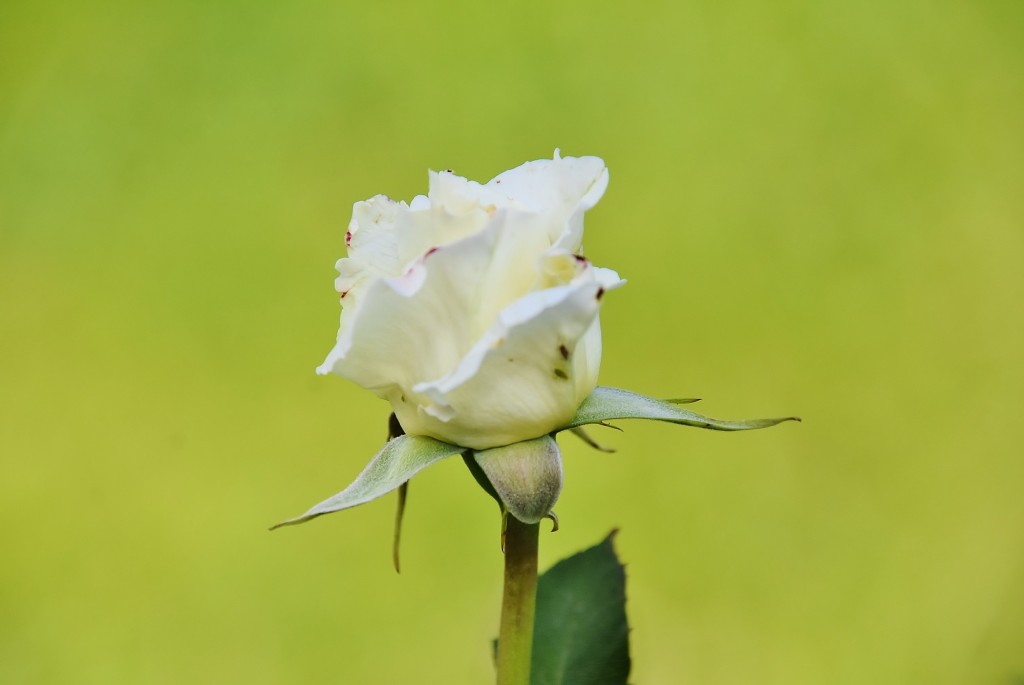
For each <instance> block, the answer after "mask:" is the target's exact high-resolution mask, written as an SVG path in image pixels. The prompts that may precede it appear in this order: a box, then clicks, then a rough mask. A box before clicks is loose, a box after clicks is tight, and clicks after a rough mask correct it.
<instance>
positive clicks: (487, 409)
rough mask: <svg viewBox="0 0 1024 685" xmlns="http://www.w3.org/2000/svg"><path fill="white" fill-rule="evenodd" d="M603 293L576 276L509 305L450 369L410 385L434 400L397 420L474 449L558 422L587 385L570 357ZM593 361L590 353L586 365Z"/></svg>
mask: <svg viewBox="0 0 1024 685" xmlns="http://www.w3.org/2000/svg"><path fill="white" fill-rule="evenodd" d="M602 294H603V289H602V287H601V286H600V285H599V284H598V283H597V282H595V281H593V280H585V281H584V280H581V281H578V282H576V283H574V284H572V285H566V286H560V287H556V288H550V289H548V290H542V291H538V292H534V293H530V294H529V295H527V296H526V297H524V298H522V299H520V300H518V301H517V302H515V303H513V304H512V305H511V306H509V307H508V308H506V310H505V311H503V312H502V314H501V316H500V317H499V320H498V322H497V323H496V324H495V326H494V328H492V329H491V330H490V331H489V332H488V333H487V335H486V336H484V338H483V339H481V340H480V342H478V343H477V344H476V345H475V346H474V347H473V349H472V350H471V351H470V352H469V354H467V355H466V357H465V359H463V360H462V362H461V363H460V364H459V366H458V368H457V369H455V371H454V372H452V373H451V374H448V375H447V376H445V377H444V378H441V379H439V380H438V381H434V382H430V383H421V384H419V385H417V386H416V387H415V388H414V391H415V392H416V393H418V394H420V395H424V396H427V397H429V398H430V399H431V400H432V403H431V404H429V405H428V406H427V407H425V408H421V409H419V410H418V411H416V412H414V414H415V415H409V416H403V415H402V414H401V413H399V419H400V420H401V421H402V425H403V426H405V425H406V423H407V422H409V424H410V425H412V426H413V428H412V429H410V428H408V427H407V428H406V430H410V432H421V433H423V434H426V435H439V434H443V435H445V436H446V439H447V440H450V441H453V442H455V443H457V444H460V445H464V446H466V447H473V448H476V449H485V448H488V447H495V446H498V445H505V444H510V443H513V442H518V441H520V440H528V439H531V438H535V437H538V436H540V435H544V434H545V433H549V432H551V431H553V430H555V429H557V428H560V427H561V426H562V425H564V424H565V422H566V421H568V420H569V419H570V418H572V416H573V415H574V414H575V412H576V407H577V406H578V405H579V402H580V401H581V400H582V397H581V394H582V396H585V395H586V394H587V393H589V392H590V390H592V389H593V387H586V388H580V387H577V382H576V379H575V378H574V374H575V372H576V369H575V366H574V363H573V361H572V358H573V354H574V352H575V350H576V347H577V344H578V343H579V341H580V339H581V338H582V337H583V336H584V334H585V333H586V332H587V331H588V330H589V329H590V328H591V326H592V325H593V323H594V321H595V320H596V319H597V314H598V310H599V308H600V302H601V296H602ZM595 352H597V354H599V352H598V351H596V350H595V349H593V348H591V349H588V354H590V355H593V354H594V353H595ZM595 361H596V360H594V359H593V357H592V356H591V359H590V361H589V362H588V368H589V367H590V366H591V365H593V364H594V363H595ZM594 381H595V383H596V376H595V378H594ZM587 383H588V384H589V379H588V380H587ZM396 412H397V409H396ZM410 414H413V413H412V412H410Z"/></svg>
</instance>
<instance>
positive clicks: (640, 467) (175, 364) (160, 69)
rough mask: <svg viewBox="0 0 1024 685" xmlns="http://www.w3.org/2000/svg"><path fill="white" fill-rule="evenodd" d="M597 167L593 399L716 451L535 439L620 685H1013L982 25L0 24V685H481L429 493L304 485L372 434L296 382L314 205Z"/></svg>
mask: <svg viewBox="0 0 1024 685" xmlns="http://www.w3.org/2000/svg"><path fill="white" fill-rule="evenodd" d="M556 146H558V147H561V148H562V151H563V153H564V154H567V155H580V154H595V155H600V156H602V157H604V158H605V160H606V161H607V163H608V165H609V168H610V169H611V185H610V188H609V191H608V193H607V194H606V196H605V199H604V200H603V201H602V202H601V204H600V205H599V206H598V207H597V208H596V209H595V210H593V211H592V212H591V213H589V214H588V217H587V227H588V233H587V250H588V255H589V256H590V257H591V258H592V259H593V260H594V261H595V262H596V263H597V264H600V265H603V266H609V267H613V268H615V269H617V270H618V271H619V272H620V273H621V274H622V275H623V276H625V277H626V278H628V279H629V285H628V286H627V287H626V288H624V289H622V290H620V291H617V292H616V293H614V297H611V298H609V299H608V300H607V302H606V305H605V309H604V318H603V320H604V326H605V341H606V347H605V359H604V366H603V371H602V382H603V383H604V384H606V385H616V386H624V387H629V388H632V389H635V390H638V391H641V392H645V393H648V394H652V395H661V396H680V395H696V396H700V397H703V398H705V399H704V402H703V403H702V405H701V406H702V408H703V409H702V410H703V411H705V412H708V413H710V414H712V415H716V416H722V417H731V418H743V417H748V418H749V417H754V416H773V415H780V414H781V415H785V414H789V413H798V414H801V415H802V416H803V417H804V423H803V424H802V425H784V426H781V427H779V428H775V429H772V430H770V431H764V432H755V433H749V434H720V433H706V432H702V431H697V430H688V429H681V428H676V427H673V426H667V425H653V424H652V425H648V424H643V423H633V424H629V423H625V422H623V424H621V425H623V426H624V427H625V428H626V431H627V432H626V433H625V434H619V433H614V432H595V435H596V437H598V438H599V439H601V440H602V441H603V442H605V443H607V444H609V445H611V446H613V447H616V448H618V450H619V451H618V453H617V454H614V455H605V454H600V453H597V452H594V451H591V450H589V449H587V448H586V447H584V446H583V445H581V444H580V443H578V442H577V441H575V440H574V439H573V438H572V437H571V436H569V437H566V438H563V440H562V443H563V445H564V451H565V455H566V457H565V458H566V470H567V484H566V488H565V491H564V494H563V496H562V499H561V501H560V503H559V506H558V512H559V514H560V516H561V520H562V530H561V531H560V532H558V533H557V534H555V535H547V534H545V535H544V536H543V537H542V551H541V554H542V558H541V564H542V566H545V567H546V566H548V565H550V564H551V563H553V562H554V561H556V560H557V559H560V558H562V557H565V556H567V555H569V554H571V553H573V552H575V551H576V550H578V549H580V548H582V547H584V546H587V545H589V544H592V543H594V542H596V541H598V540H599V539H600V538H602V537H603V536H604V535H605V534H606V533H607V532H608V530H609V529H611V528H612V527H619V528H621V533H620V535H619V538H618V545H619V550H620V552H621V555H622V556H623V558H624V559H625V561H626V562H627V563H628V574H629V586H628V591H629V605H628V611H629V614H630V617H631V620H632V622H633V626H634V628H633V632H632V640H633V643H632V644H633V649H632V651H633V656H634V660H635V667H634V671H633V678H632V680H633V681H634V682H636V683H700V684H705V683H714V684H727V683H737V684H741V683H742V684H744V685H747V684H749V683H758V684H760V685H768V684H779V685H793V684H800V683H808V684H812V683H813V684H818V683H833V684H846V683H849V684H851V685H853V684H863V683H893V684H896V683H900V684H904V683H928V684H930V685H934V684H943V683H950V684H952V683H1002V684H1006V683H1011V682H1015V680H1016V679H1019V678H1021V677H1024V495H1022V490H1024V458H1022V455H1024V449H1022V447H1021V445H1022V443H1024V428H1022V426H1024V419H1022V415H1024V353H1022V351H1024V316H1022V301H1024V192H1022V190H1024V3H1020V2H1015V1H1012V0H1002V1H996V0H983V1H978V2H942V1H940V2H923V1H914V0H897V1H896V2H885V1H882V0H869V1H866V2H862V3H846V2H831V1H826V2H807V1H806V0H805V1H797V0H783V1H781V2H774V3H760V2H755V1H753V0H741V1H738V2H734V3H716V2H711V1H710V0H699V1H698V0H694V1H690V2H682V3H667V2H666V3H631V4H626V5H622V6H618V7H615V8H613V7H612V6H610V5H609V6H608V7H607V8H606V9H600V8H599V7H598V6H597V5H594V4H593V3H583V2H565V3H545V2H535V1H529V2H524V3H519V4H512V5H508V4H506V5H487V4H484V3H468V2H459V3H454V2H453V3H449V4H446V5H445V4H442V5H437V4H423V3H412V2H406V3H397V2H395V3H391V2H381V3H370V2H365V3H361V4H356V3H336V2H315V1H308V2H305V1H300V2H294V3H279V2H237V1H226V2H218V3H204V2H147V3H132V2H119V1H111V2H101V1H99V0H96V1H88V2H50V1H35V2H12V1H11V0H7V1H6V2H4V3H3V4H2V5H0V350H2V354H0V455H2V473H0V516H2V519H3V522H4V523H3V527H2V533H0V682H3V683H60V684H64V683H84V684H92V683H104V684H107V683H146V684H149V683H175V684H176V683H235V682H247V683H254V684H259V683H313V682H337V683H486V682H488V681H489V680H490V678H491V673H492V670H491V665H490V662H489V640H490V639H491V637H492V636H493V635H494V633H495V631H496V626H497V613H498V603H499V597H500V573H501V571H500V569H501V556H500V554H499V550H498V519H497V515H496V510H495V509H494V507H493V504H492V503H491V502H490V500H489V499H487V498H486V497H485V496H484V495H483V494H482V493H481V492H480V491H479V490H478V489H477V488H476V486H475V485H474V484H473V483H472V480H471V478H470V476H469V474H468V473H467V472H466V471H465V469H464V467H463V465H462V464H461V463H460V462H459V461H458V460H451V461H450V462H447V463H444V464H441V465H439V466H437V467H435V468H432V469H430V470H429V471H427V472H425V473H424V474H422V475H421V476H419V477H417V478H416V479H415V480H414V482H413V484H412V488H411V492H410V501H409V511H408V518H407V525H406V530H405V540H404V550H403V551H404V555H403V561H404V569H403V573H402V575H400V576H398V575H396V574H395V573H394V572H393V571H392V570H391V567H390V558H389V555H390V535H391V525H392V517H393V499H392V498H387V499H385V500H381V501H378V502H374V503H372V504H370V505H367V506H364V507H360V508H358V509H355V510H352V511H350V512H346V513H344V514H338V515H335V516H332V517H328V518H326V519H322V520H318V521H316V522H314V523H312V524H309V525H307V526H303V527H300V528H297V529H287V530H282V531H279V532H276V533H273V534H271V533H268V532H267V531H266V527H267V526H268V525H269V524H271V523H273V522H275V521H277V520H280V519H281V518H284V517H286V516H290V515H294V514H297V513H299V512H301V511H303V510H304V509H305V508H306V507H307V506H308V505H310V504H312V503H313V502H315V501H317V500H319V499H321V498H322V497H323V496H326V495H329V494H331V493H333V492H335V491H337V490H339V489H341V488H342V487H343V486H344V485H346V484H347V483H348V482H349V481H350V480H351V478H352V477H354V476H355V474H356V473H358V471H359V470H360V469H361V468H362V466H363V464H364V463H365V461H366V460H367V459H368V458H369V457H370V456H371V455H372V454H373V453H374V452H375V451H376V449H377V448H378V447H379V446H380V444H381V443H382V441H383V438H384V433H385V419H386V416H387V408H386V406H385V405H383V404H382V403H381V402H379V401H378V400H376V399H374V398H373V397H372V396H370V395H369V394H368V393H366V392H364V391H362V390H360V389H358V388H356V387H354V386H352V385H350V384H348V383H346V382H345V381H343V380H341V379H338V378H326V379H325V378H317V377H315V376H314V374H313V368H314V366H315V365H316V364H318V363H319V362H320V361H321V360H322V358H323V357H324V355H325V354H326V353H327V351H328V350H329V349H330V347H331V345H332V343H333V340H334V335H335V332H336V325H337V315H338V304H337V297H336V295H335V293H334V291H333V288H332V279H333V277H334V270H333V264H334V261H335V259H336V258H337V257H339V256H340V255H341V253H342V249H343V234H344V230H345V226H346V224H347V222H348V218H349V212H350V208H351V204H352V203H353V202H354V201H356V200H360V199H363V198H367V197H369V196H371V195H374V194H376V193H387V194H389V195H391V196H393V197H399V198H405V199H410V198H411V197H412V196H413V195H415V194H417V193H419V192H423V191H425V189H426V171H427V169H428V168H434V169H443V168H449V167H450V168H453V169H455V170H456V171H457V172H459V173H460V174H463V175H466V176H468V177H470V178H474V179H478V180H481V181H483V180H486V179H488V178H490V177H491V176H493V175H495V174H497V173H499V172H501V171H503V170H505V169H507V168H510V167H513V166H516V165H518V164H519V163H521V162H523V161H525V160H527V159H535V158H540V157H548V156H550V155H551V153H552V151H553V149H554V148H555V147H556Z"/></svg>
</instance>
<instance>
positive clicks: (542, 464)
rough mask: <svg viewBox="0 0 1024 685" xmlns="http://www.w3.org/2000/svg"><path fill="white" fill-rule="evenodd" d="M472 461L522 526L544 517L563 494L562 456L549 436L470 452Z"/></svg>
mask: <svg viewBox="0 0 1024 685" xmlns="http://www.w3.org/2000/svg"><path fill="white" fill-rule="evenodd" d="M473 459H474V460H475V461H476V463H477V465H478V466H479V467H480V470H481V471H482V472H483V475H484V476H486V477H487V482H488V483H490V484H491V488H493V490H494V492H495V493H496V494H497V495H498V498H499V499H500V501H501V504H502V505H503V507H504V511H507V512H508V513H509V514H511V515H512V516H515V517H516V518H517V519H519V520H520V521H522V522H523V523H537V522H539V521H540V520H541V519H542V518H544V517H545V516H547V515H548V514H549V513H550V512H551V508H552V507H553V506H555V502H556V501H558V495H559V494H560V493H561V492H562V454H561V452H559V450H558V445H557V444H556V443H555V439H554V438H552V437H551V436H550V435H544V436H541V437H539V438H535V439H533V440H524V441H523V442H517V443H513V444H511V445H505V446H504V447H492V448H491V449H488V450H480V451H478V452H473ZM471 471H473V470H472V469H471ZM474 475H476V474H475V473H474ZM481 485H482V484H481ZM484 489H485V490H486V487H485V488H484Z"/></svg>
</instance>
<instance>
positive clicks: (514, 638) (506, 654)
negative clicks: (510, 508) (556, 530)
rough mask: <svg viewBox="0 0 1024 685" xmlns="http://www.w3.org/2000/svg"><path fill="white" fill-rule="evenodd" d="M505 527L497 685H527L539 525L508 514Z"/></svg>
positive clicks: (528, 682)
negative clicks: (503, 588)
mask: <svg viewBox="0 0 1024 685" xmlns="http://www.w3.org/2000/svg"><path fill="white" fill-rule="evenodd" d="M505 526H506V527H505V593H504V597H503V598H502V602H501V630H500V631H499V633H498V685H529V684H530V652H531V650H532V648H533V611H534V607H535V606H536V604H537V537H538V531H539V530H540V524H537V523H523V522H522V521H519V520H518V519H516V517H514V516H512V515H511V514H509V515H508V516H507V517H506V523H505Z"/></svg>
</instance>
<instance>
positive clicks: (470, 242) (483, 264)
mask: <svg viewBox="0 0 1024 685" xmlns="http://www.w3.org/2000/svg"><path fill="white" fill-rule="evenodd" d="M531 218H532V217H531V215H524V214H520V213H514V212H499V213H498V214H497V215H496V216H495V219H494V220H493V221H492V222H491V223H490V224H488V226H487V227H486V228H485V229H484V230H483V231H481V232H479V233H477V234H476V235H472V236H470V237H468V238H465V239H463V240H460V241H458V242H456V243H454V244H451V245H447V246H445V247H441V248H439V249H437V250H436V251H434V252H431V253H428V254H426V255H425V256H424V257H422V258H421V259H420V260H418V261H417V262H416V263H415V264H414V265H413V266H412V267H411V268H410V270H409V271H408V272H407V273H406V274H405V275H404V276H402V277H400V278H381V279H378V280H376V281H374V282H372V283H371V284H369V285H368V286H367V288H366V290H365V292H364V293H363V294H362V295H361V297H362V301H361V303H360V305H359V307H358V308H356V309H355V310H354V311H352V312H350V313H349V314H348V316H346V315H344V314H343V317H342V326H341V329H340V330H339V333H338V342H337V344H336V345H335V347H334V349H333V350H332V351H331V353H330V354H329V355H328V357H327V359H326V360H325V361H324V363H323V364H322V365H321V366H320V367H319V368H318V369H317V371H318V372H319V373H321V374H325V373H336V374H338V375H340V376H344V377H346V378H349V379H351V380H353V381H355V382H356V383H358V384H359V385H362V386H363V387H366V388H369V389H371V390H374V391H376V392H377V393H378V394H380V395H381V396H388V397H390V395H389V393H390V391H391V390H393V389H394V388H396V387H397V388H400V389H402V390H404V391H411V390H412V387H413V385H415V384H416V383H418V382H421V381H423V380H424V379H435V378H441V377H443V376H445V375H446V374H448V373H450V372H451V371H452V370H453V369H455V368H456V366H457V365H458V364H459V362H460V360H462V359H463V357H464V356H465V355H466V354H467V353H468V352H469V351H470V349H471V348H472V346H473V344H474V343H475V342H476V341H477V340H479V339H480V337H481V336H482V335H483V334H484V333H485V332H486V331H487V330H488V328H489V327H490V326H491V325H492V324H493V322H494V321H495V320H496V319H497V317H498V315H499V313H500V312H501V311H502V310H503V309H504V308H505V307H506V306H508V305H509V304H511V303H512V302H514V301H515V300H516V299H518V298H519V297H521V296H522V295H523V294H524V293H526V292H527V291H528V290H529V288H530V285H531V283H532V282H533V281H534V280H535V277H536V276H535V274H536V266H535V261H536V257H535V255H537V254H538V253H539V251H540V250H541V249H543V246H544V244H545V243H544V235H543V232H544V227H543V226H542V225H540V224H538V223H536V222H532V221H531ZM398 399H399V400H401V393H400V394H399V395H398ZM406 399H407V400H410V401H411V400H412V398H409V397H407V398H406ZM403 425H405V424H404V423H403ZM406 430H409V429H408V426H406Z"/></svg>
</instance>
